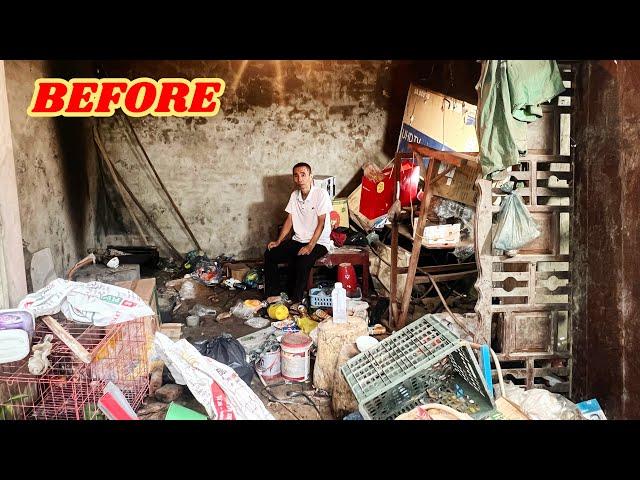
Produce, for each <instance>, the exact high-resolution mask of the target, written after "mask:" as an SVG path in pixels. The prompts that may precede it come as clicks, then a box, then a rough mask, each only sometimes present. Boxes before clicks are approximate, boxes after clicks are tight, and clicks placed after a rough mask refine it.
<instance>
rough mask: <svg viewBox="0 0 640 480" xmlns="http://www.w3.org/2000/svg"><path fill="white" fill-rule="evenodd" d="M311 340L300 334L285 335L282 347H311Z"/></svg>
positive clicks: (307, 336)
mask: <svg viewBox="0 0 640 480" xmlns="http://www.w3.org/2000/svg"><path fill="white" fill-rule="evenodd" d="M312 343H313V340H311V337H310V336H309V335H307V334H305V333H302V332H295V333H287V334H286V335H285V336H284V337H282V342H281V344H282V346H283V347H288V348H306V347H309V346H311V344H312Z"/></svg>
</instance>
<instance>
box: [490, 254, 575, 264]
mask: <svg viewBox="0 0 640 480" xmlns="http://www.w3.org/2000/svg"><path fill="white" fill-rule="evenodd" d="M491 260H492V261H493V262H502V263H525V262H569V261H571V255H516V256H515V257H507V256H506V255H503V256H499V255H494V256H492V257H491Z"/></svg>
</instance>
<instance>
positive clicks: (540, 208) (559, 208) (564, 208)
mask: <svg viewBox="0 0 640 480" xmlns="http://www.w3.org/2000/svg"><path fill="white" fill-rule="evenodd" d="M570 202H571V201H570ZM527 207H528V208H527V210H529V212H530V213H537V212H540V213H542V212H568V213H572V212H573V204H571V203H570V204H569V205H534V206H532V207H529V206H527ZM491 211H492V212H493V213H498V212H499V211H500V205H493V206H492V207H491Z"/></svg>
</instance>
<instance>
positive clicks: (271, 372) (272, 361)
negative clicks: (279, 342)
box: [256, 347, 280, 380]
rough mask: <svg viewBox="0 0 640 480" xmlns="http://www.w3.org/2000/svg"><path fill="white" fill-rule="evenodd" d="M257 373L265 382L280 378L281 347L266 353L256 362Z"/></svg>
mask: <svg viewBox="0 0 640 480" xmlns="http://www.w3.org/2000/svg"><path fill="white" fill-rule="evenodd" d="M256 371H257V372H258V373H259V374H260V376H261V377H262V378H263V379H265V380H273V379H274V378H276V377H278V376H280V347H276V348H275V349H274V350H273V351H271V352H264V353H263V354H262V357H260V359H259V360H258V361H257V362H256Z"/></svg>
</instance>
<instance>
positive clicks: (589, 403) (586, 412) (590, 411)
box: [576, 398, 607, 420]
mask: <svg viewBox="0 0 640 480" xmlns="http://www.w3.org/2000/svg"><path fill="white" fill-rule="evenodd" d="M576 407H578V408H579V409H580V413H582V416H583V417H584V418H586V419H587V420H606V419H607V417H606V416H605V414H604V412H603V411H602V407H600V404H599V403H598V400H596V399H595V398H593V399H591V400H585V401H584V402H580V403H577V404H576Z"/></svg>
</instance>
